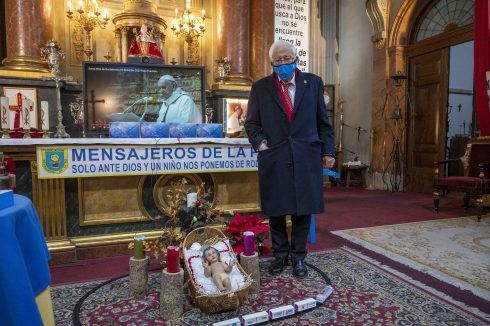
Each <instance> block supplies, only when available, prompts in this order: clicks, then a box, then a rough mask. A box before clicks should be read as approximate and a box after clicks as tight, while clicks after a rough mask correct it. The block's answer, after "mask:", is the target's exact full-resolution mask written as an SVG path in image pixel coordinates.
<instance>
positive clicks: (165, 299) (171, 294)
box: [160, 268, 184, 319]
mask: <svg viewBox="0 0 490 326" xmlns="http://www.w3.org/2000/svg"><path fill="white" fill-rule="evenodd" d="M183 287H184V270H183V269H182V268H181V269H180V271H179V272H178V273H168V272H167V270H166V269H164V270H163V271H162V283H161V291H160V316H161V317H162V318H164V319H176V318H179V317H180V316H182V314H183V313H184V290H183Z"/></svg>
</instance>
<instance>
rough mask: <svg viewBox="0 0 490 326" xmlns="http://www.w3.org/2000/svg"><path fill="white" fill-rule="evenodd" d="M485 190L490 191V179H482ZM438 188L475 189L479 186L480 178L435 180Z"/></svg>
mask: <svg viewBox="0 0 490 326" xmlns="http://www.w3.org/2000/svg"><path fill="white" fill-rule="evenodd" d="M484 183H485V189H487V188H488V190H490V179H484ZM437 184H438V185H439V186H450V187H465V188H477V187H478V186H479V185H480V178H474V177H440V178H438V179H437Z"/></svg>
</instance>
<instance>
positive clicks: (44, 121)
mask: <svg viewBox="0 0 490 326" xmlns="http://www.w3.org/2000/svg"><path fill="white" fill-rule="evenodd" d="M41 129H42V130H49V105H48V101H41Z"/></svg>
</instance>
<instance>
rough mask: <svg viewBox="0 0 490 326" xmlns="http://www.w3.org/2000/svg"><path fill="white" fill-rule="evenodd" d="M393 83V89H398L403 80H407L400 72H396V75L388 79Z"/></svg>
mask: <svg viewBox="0 0 490 326" xmlns="http://www.w3.org/2000/svg"><path fill="white" fill-rule="evenodd" d="M390 78H391V79H393V81H394V82H395V87H400V86H401V85H402V83H403V81H404V80H407V76H405V75H404V74H403V73H402V72H401V71H400V70H398V71H397V72H396V74H394V75H392V76H391V77H390Z"/></svg>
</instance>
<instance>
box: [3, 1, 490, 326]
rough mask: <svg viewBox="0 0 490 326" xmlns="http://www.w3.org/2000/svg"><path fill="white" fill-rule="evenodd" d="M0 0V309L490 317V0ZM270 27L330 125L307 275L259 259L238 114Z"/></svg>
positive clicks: (385, 318) (252, 171)
mask: <svg viewBox="0 0 490 326" xmlns="http://www.w3.org/2000/svg"><path fill="white" fill-rule="evenodd" d="M0 8H1V11H0V59H1V65H0V122H1V125H0V126H1V131H0V237H1V238H2V239H3V240H4V241H2V242H1V243H3V247H4V249H3V250H2V253H0V325H77V326H78V325H148V324H163V325H165V324H166V325H240V324H241V325H253V324H268V325H273V324H274V325H335V324H348V325H370V324H376V323H381V324H386V325H400V324H407V323H411V324H416V325H449V324H451V325H488V324H489V323H490V304H489V302H490V221H489V210H488V209H489V207H490V86H489V83H490V0H364V1H358V0H316V1H313V0H274V1H272V0H233V1H232V0H80V1H76V0H35V1H25V0H0ZM278 40H283V41H286V42H289V43H291V44H293V45H294V47H295V48H296V49H297V60H296V64H297V69H298V70H299V71H301V72H309V73H312V74H315V75H317V76H319V77H320V78H321V79H322V81H323V98H324V102H325V103H324V107H325V109H326V111H327V115H328V118H329V122H330V124H331V126H332V128H333V131H334V136H335V137H334V138H335V148H336V153H335V161H336V163H335V165H334V166H333V167H332V168H331V169H324V170H323V199H324V204H325V211H324V212H323V213H319V214H311V222H310V229H309V230H310V231H309V237H308V251H309V254H308V257H307V258H306V262H307V267H308V270H309V271H310V272H309V275H308V277H307V278H305V279H301V280H298V279H296V278H295V277H293V275H292V271H291V267H287V266H286V272H285V273H283V274H281V275H279V276H277V277H274V276H272V275H269V274H268V273H267V265H268V262H269V261H270V259H272V253H271V252H272V251H271V239H270V235H269V224H268V219H267V217H266V216H264V214H262V211H261V197H260V188H261V187H260V184H259V174H260V173H258V171H259V170H260V169H261V165H260V164H258V163H257V153H256V152H255V151H254V149H253V148H252V146H251V144H250V142H249V140H248V138H247V133H246V131H245V127H244V124H245V123H246V122H245V121H246V119H247V112H248V99H249V95H250V93H251V89H252V85H255V84H254V83H256V82H257V81H259V80H261V79H263V78H265V77H267V76H269V75H271V74H273V69H272V67H271V65H272V61H273V60H272V56H271V54H270V52H269V48H270V47H271V44H273V43H274V42H275V41H278ZM305 83H306V82H305ZM172 85H173V86H172ZM167 87H174V93H173V95H170V96H169V97H167V95H165V92H166V90H164V89H166V88H167ZM162 90H163V91H162ZM177 91H178V92H180V93H179V95H178V96H181V97H180V99H182V98H183V97H187V98H188V99H189V100H190V102H192V106H193V107H194V108H195V110H197V111H196V112H198V114H197V116H196V115H194V118H192V119H193V120H192V119H191V118H189V119H191V120H188V121H184V122H186V123H171V122H170V123H166V122H167V121H171V120H170V119H169V118H170V116H172V113H170V108H171V104H170V103H171V102H170V101H174V98H177V95H176V94H177V93H176V92H177ZM182 94H183V96H182ZM322 103H323V101H322ZM322 105H323V104H322ZM251 106H252V105H251ZM164 107H166V111H165V112H164V111H163V108H164ZM167 119H168V120H167ZM187 122H189V123H187ZM190 122H192V123H190ZM287 227H288V230H290V229H291V227H292V221H291V220H289V221H288V224H287ZM251 231H253V232H254V233H255V236H254V233H252V239H251V240H250V237H247V236H248V235H249V233H248V232H251ZM249 240H250V241H251V242H250V241H249ZM221 243H222V244H223V246H224V247H219V248H221V249H216V251H217V253H218V254H219V253H221V255H222V256H223V257H225V258H224V259H225V260H226V259H228V257H229V259H235V258H237V256H239V257H240V259H239V262H240V264H237V266H235V267H233V269H231V270H232V272H231V273H230V278H231V283H232V285H231V287H232V289H234V290H230V292H229V293H226V294H223V293H220V292H219V291H218V292H217V293H213V292H206V291H207V289H204V288H205V287H203V285H202V284H201V283H199V282H198V281H196V279H197V277H195V275H196V274H197V273H202V270H203V264H204V263H202V262H201V258H200V256H199V255H198V254H196V255H195V256H193V254H194V251H196V252H199V253H201V251H204V252H205V249H204V247H205V246H208V245H209V246H211V244H213V246H214V248H217V246H219V245H220V244H221ZM198 244H199V248H202V249H199V248H197V247H196V245H198ZM201 244H202V246H201ZM250 246H252V247H250ZM196 248H197V249H196ZM251 248H252V249H251ZM249 250H251V252H250V254H249V253H248V251H249ZM259 256H260V257H259ZM195 257H199V259H198V260H199V264H200V266H201V267H200V268H201V270H198V269H197V267H196V264H193V263H192V261H193V259H194V258H195ZM237 259H238V258H237ZM237 261H238V260H237ZM204 268H205V267H204ZM230 268H231V267H230ZM235 272H236V273H237V275H233V276H231V275H232V274H233V273H235ZM204 273H205V272H204ZM228 273H229V272H228ZM225 275H226V273H225ZM204 278H205V277H204ZM213 286H214V285H213ZM203 289H204V290H203ZM203 291H204V292H203ZM210 291H211V290H210ZM275 319H277V320H275Z"/></svg>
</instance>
